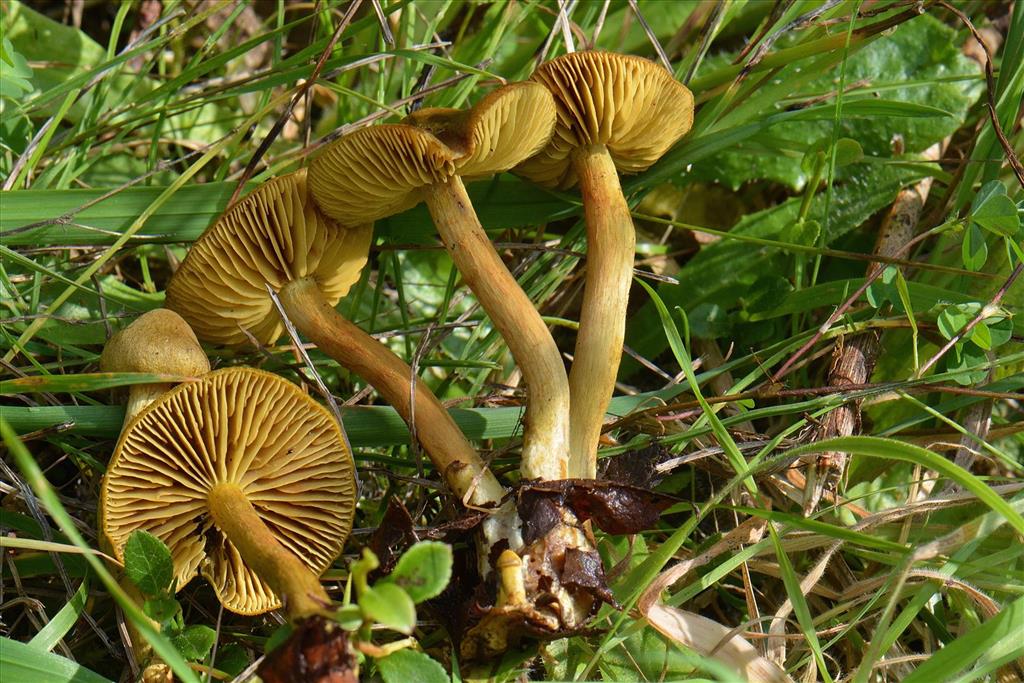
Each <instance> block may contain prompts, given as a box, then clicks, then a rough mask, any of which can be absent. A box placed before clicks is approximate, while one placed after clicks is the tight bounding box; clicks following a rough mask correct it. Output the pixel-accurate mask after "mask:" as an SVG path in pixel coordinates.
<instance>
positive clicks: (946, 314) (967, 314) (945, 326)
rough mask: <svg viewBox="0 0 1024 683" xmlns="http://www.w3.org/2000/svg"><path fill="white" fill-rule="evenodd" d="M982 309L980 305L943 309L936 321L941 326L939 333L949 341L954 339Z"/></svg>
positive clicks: (971, 304) (958, 305)
mask: <svg viewBox="0 0 1024 683" xmlns="http://www.w3.org/2000/svg"><path fill="white" fill-rule="evenodd" d="M980 308H981V306H980V304H978V303H970V304H957V305H955V306H946V307H945V308H943V309H942V312H941V313H940V314H939V317H938V318H936V319H935V322H936V324H937V325H938V326H939V332H940V333H941V334H942V336H943V337H945V338H946V339H947V340H949V339H952V338H953V337H955V336H956V335H957V333H959V332H960V330H962V329H963V328H964V327H965V326H966V325H967V323H969V322H970V321H971V319H972V318H973V317H974V316H975V315H976V314H977V313H978V311H979V310H980Z"/></svg>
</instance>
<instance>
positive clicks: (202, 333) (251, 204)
mask: <svg viewBox="0 0 1024 683" xmlns="http://www.w3.org/2000/svg"><path fill="white" fill-rule="evenodd" d="M371 236H372V225H371V224H370V223H369V222H368V221H358V222H356V224H355V227H352V228H343V227H341V226H339V225H338V224H336V223H335V222H334V221H332V220H331V219H329V218H327V217H326V216H324V215H323V214H322V213H321V212H320V211H319V210H318V209H317V208H316V206H315V204H314V203H313V201H312V199H311V197H310V196H309V190H308V186H307V182H306V171H305V170H300V171H296V172H294V173H290V174H288V175H284V176H281V177H279V178H275V179H274V180H271V181H269V182H267V183H264V184H263V185H261V186H260V187H259V188H257V189H256V190H254V191H253V192H252V193H250V194H249V195H247V196H246V197H245V198H243V199H242V200H241V201H239V202H238V203H236V204H235V205H233V206H232V207H230V208H229V209H228V210H227V211H226V212H225V213H224V214H223V215H222V216H221V217H220V219H219V220H218V221H217V222H216V223H215V224H214V225H212V226H211V227H210V228H208V229H207V230H206V232H204V233H203V235H202V236H201V237H200V238H199V240H198V241H196V243H195V244H194V245H193V247H192V249H191V250H190V252H189V254H188V256H187V257H186V258H185V260H184V262H183V263H182V264H181V267H180V268H178V271H177V272H176V273H175V274H174V277H173V278H171V282H170V284H169V285H168V287H167V306H168V307H170V308H172V309H174V310H176V311H178V312H179V313H181V315H182V316H184V318H185V319H186V320H188V322H189V323H190V324H191V325H192V327H193V328H194V329H195V330H196V333H197V334H198V336H199V337H200V338H201V339H203V340H204V341H207V342H213V343H217V344H223V345H234V346H237V345H243V344H246V343H248V341H249V336H247V335H251V336H252V337H254V338H255V339H256V340H257V341H258V342H260V343H262V344H270V343H273V342H274V341H276V340H277V339H278V337H280V336H281V333H282V332H283V331H284V326H283V322H282V320H281V318H280V317H279V316H278V314H277V312H276V310H275V308H274V304H273V301H272V300H271V295H270V293H269V292H268V291H267V287H268V285H269V287H270V288H271V289H273V290H274V291H275V292H276V293H277V296H278V298H279V300H280V303H281V306H282V307H283V309H284V311H285V313H286V314H287V316H288V318H289V320H291V322H292V323H293V324H294V325H295V328H296V329H297V330H298V332H299V333H300V334H301V335H303V336H305V337H307V338H309V339H311V340H312V341H313V342H315V343H316V345H317V346H318V347H320V350H321V351H323V352H324V353H326V354H327V355H329V356H330V357H332V358H334V359H335V360H336V361H337V362H338V363H340V364H341V365H342V366H344V367H346V368H348V369H349V370H351V371H353V372H354V373H355V374H357V375H359V376H360V377H362V378H363V379H364V380H366V381H367V382H369V383H370V384H371V385H372V386H373V387H374V388H375V389H376V390H377V391H378V392H380V394H381V395H382V396H383V397H384V399H385V400H387V401H388V403H390V404H391V405H392V406H394V408H395V410H396V411H397V412H398V414H399V415H401V416H402V418H403V419H404V420H405V421H406V422H407V423H409V425H410V426H413V420H412V417H413V411H414V410H415V418H416V419H415V430H414V431H415V433H416V436H417V437H418V438H419V440H420V442H421V443H422V444H423V447H424V448H425V449H426V451H427V453H428V454H429V455H430V458H431V460H432V462H433V463H434V466H435V467H437V469H438V471H439V472H440V473H441V475H442V476H443V477H444V479H445V481H446V482H447V483H448V485H449V486H450V487H451V488H452V489H453V490H454V491H455V493H456V494H457V495H458V496H460V497H465V496H467V495H468V496H469V502H470V503H471V504H474V505H481V506H486V505H496V504H497V503H498V502H499V501H501V499H502V498H503V496H504V489H503V488H502V486H501V484H500V483H499V482H498V480H497V479H496V478H495V477H494V475H493V474H492V473H491V472H490V470H489V469H488V468H487V466H486V465H485V464H484V462H483V460H482V459H481V458H480V455H479V454H478V453H477V452H476V450H475V449H474V448H473V447H472V445H470V443H469V441H467V440H466V437H465V436H464V435H463V434H462V432H461V431H460V430H459V428H458V425H456V424H455V421H454V420H453V419H452V417H451V415H449V413H448V411H447V410H445V408H444V406H442V405H441V403H440V402H439V401H438V400H437V397H435V396H434V394H433V393H432V392H431V391H430V389H429V388H428V387H427V386H426V384H424V383H423V382H422V381H421V380H419V379H416V382H415V392H414V394H415V395H414V397H413V396H410V393H411V392H410V381H411V379H412V378H413V377H414V376H415V375H414V373H413V371H412V369H411V368H410V367H409V366H408V365H407V364H406V363H405V362H404V361H403V360H402V359H401V358H399V357H398V356H396V355H395V354H394V353H392V352H391V351H390V350H389V349H388V348H387V347H386V346H384V345H383V344H381V343H379V342H378V341H377V340H376V339H374V338H373V337H371V336H370V335H368V334H367V333H366V332H364V331H363V330H362V329H360V328H359V327H358V326H357V325H355V324H354V323H352V322H350V321H348V320H346V319H345V318H344V317H342V316H341V315H340V314H339V313H338V312H337V311H336V310H335V309H334V305H335V304H336V303H337V302H338V300H339V299H340V298H341V297H342V296H344V295H345V293H346V292H347V291H348V289H349V287H351V286H352V284H353V283H355V282H356V281H357V280H358V279H359V274H360V271H361V270H362V268H363V266H364V265H365V264H366V260H367V253H368V251H369V246H370V238H371Z"/></svg>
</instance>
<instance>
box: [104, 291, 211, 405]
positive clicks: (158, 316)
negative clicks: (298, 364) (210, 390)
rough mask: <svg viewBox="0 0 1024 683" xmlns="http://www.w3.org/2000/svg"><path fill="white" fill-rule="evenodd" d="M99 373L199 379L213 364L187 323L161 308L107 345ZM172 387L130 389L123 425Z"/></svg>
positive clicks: (137, 386)
mask: <svg viewBox="0 0 1024 683" xmlns="http://www.w3.org/2000/svg"><path fill="white" fill-rule="evenodd" d="M100 370H102V371H103V372H147V373H153V374H165V375H181V376H182V377H198V376H200V375H205V374H206V373H207V372H209V371H210V360H209V359H208V358H207V357H206V354H205V353H204V352H203V349H202V347H200V346H199V340H198V339H196V335H195V332H193V331H192V328H191V327H189V326H188V323H186V322H185V321H184V320H183V319H182V318H181V316H179V315H178V314H177V313H175V312H174V311H169V310H167V309H166V308H158V309H156V310H153V311H149V312H148V313H143V314H142V315H140V316H139V317H138V318H136V319H135V321H134V322H132V324H130V325H129V326H128V327H126V328H124V329H123V330H121V331H120V332H117V333H116V334H115V335H114V336H112V337H111V338H110V339H109V340H108V341H107V344H106V346H104V347H103V353H102V354H101V355H100ZM173 386H174V385H173V384H171V383H165V382H159V383H153V384H133V385H132V386H131V387H129V389H128V403H127V406H126V407H125V414H124V424H128V423H129V422H130V421H131V419H132V418H133V417H135V415H137V414H138V413H139V411H141V410H142V409H143V408H145V407H146V406H147V405H149V404H150V403H152V402H153V401H154V400H156V399H157V397H159V396H160V395H161V394H163V393H164V392H166V391H168V390H170V389H171V387H173Z"/></svg>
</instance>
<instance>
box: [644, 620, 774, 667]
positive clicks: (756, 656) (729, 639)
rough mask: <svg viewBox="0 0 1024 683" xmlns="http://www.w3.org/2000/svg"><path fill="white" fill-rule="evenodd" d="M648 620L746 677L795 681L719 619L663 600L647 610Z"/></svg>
mask: <svg viewBox="0 0 1024 683" xmlns="http://www.w3.org/2000/svg"><path fill="white" fill-rule="evenodd" d="M647 621H648V622H650V624H651V626H653V627H654V628H655V629H657V630H658V632H659V633H661V634H662V635H664V636H665V637H666V638H670V639H672V640H673V641H675V642H677V643H679V644H681V645H685V646H686V647H689V648H692V649H693V650H696V651H697V652H699V653H701V654H702V655H705V656H707V657H713V658H714V659H715V660H717V661H719V662H721V663H722V664H724V665H725V666H727V667H729V668H730V669H732V670H733V671H735V672H736V673H737V674H738V675H740V676H742V677H743V678H744V679H745V680H748V681H757V683H793V679H791V678H790V677H789V676H788V675H787V674H786V672H785V671H783V670H782V669H781V668H779V667H778V666H776V665H775V664H773V663H772V662H770V661H768V660H767V659H765V658H764V657H762V656H761V655H760V653H759V652H758V650H757V648H755V647H754V646H753V645H751V644H750V642H748V641H747V640H745V639H743V638H741V637H739V636H738V635H736V634H734V633H733V631H732V630H731V629H729V628H727V627H726V626H723V625H722V624H719V623H718V622H717V621H714V620H712V619H708V618H707V617H702V616H701V615H699V614H694V613H693V612H686V611H684V610H681V609H676V608H675V607H668V606H666V605H662V604H660V603H658V604H656V605H652V606H651V607H650V609H649V610H648V611H647Z"/></svg>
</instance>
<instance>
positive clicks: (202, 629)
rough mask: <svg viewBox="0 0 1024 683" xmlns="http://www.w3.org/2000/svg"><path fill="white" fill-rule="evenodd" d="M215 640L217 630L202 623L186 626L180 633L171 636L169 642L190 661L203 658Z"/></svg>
mask: <svg viewBox="0 0 1024 683" xmlns="http://www.w3.org/2000/svg"><path fill="white" fill-rule="evenodd" d="M216 641H217V632H216V631H214V630H213V629H212V628H210V627H209V626H205V625H203V624H196V625H193V626H186V627H185V628H184V629H183V630H182V631H181V633H176V634H174V635H172V636H171V642H172V643H174V647H176V648H178V652H180V653H181V656H182V657H184V658H185V659H189V660H192V661H195V660H198V659H205V658H206V655H208V654H210V649H211V648H212V647H213V644H214V643H215V642H216Z"/></svg>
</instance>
